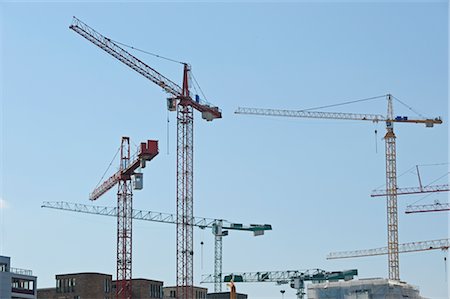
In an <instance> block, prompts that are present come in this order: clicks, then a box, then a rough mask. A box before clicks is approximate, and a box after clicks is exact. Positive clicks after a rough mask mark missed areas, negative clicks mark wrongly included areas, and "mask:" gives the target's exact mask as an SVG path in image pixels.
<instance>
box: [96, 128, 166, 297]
mask: <svg viewBox="0 0 450 299" xmlns="http://www.w3.org/2000/svg"><path fill="white" fill-rule="evenodd" d="M156 155H158V141H155V140H148V141H147V143H145V142H143V143H141V145H140V147H139V150H138V152H137V153H136V155H135V156H133V157H131V151H130V138H129V137H122V143H121V145H120V167H119V170H118V171H117V172H116V173H115V174H113V175H112V176H111V177H110V178H108V179H107V180H106V181H104V182H103V183H102V184H100V185H99V186H98V187H97V188H95V189H94V191H92V193H91V194H90V195H89V199H90V200H92V201H94V200H97V199H98V198H99V197H100V196H102V195H103V194H105V193H106V192H107V191H108V190H110V189H111V188H112V187H114V186H115V185H116V184H118V185H119V188H118V190H117V208H116V214H115V215H114V216H117V260H116V262H117V264H116V266H117V267H116V270H117V288H116V296H117V298H123V299H131V297H132V286H131V280H132V267H131V266H132V233H133V225H132V209H133V187H132V185H131V181H132V180H134V184H135V185H134V189H137V190H140V189H142V187H143V185H142V178H143V177H142V173H140V172H136V170H137V169H138V168H139V167H140V168H145V165H146V162H147V161H151V160H152V159H153V158H154V157H155V156H156Z"/></svg>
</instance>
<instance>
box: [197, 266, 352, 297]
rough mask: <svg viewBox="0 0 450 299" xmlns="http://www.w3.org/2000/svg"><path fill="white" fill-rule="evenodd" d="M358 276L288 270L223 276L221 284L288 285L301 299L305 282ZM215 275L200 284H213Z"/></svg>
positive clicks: (205, 277) (319, 270) (209, 276)
mask: <svg viewBox="0 0 450 299" xmlns="http://www.w3.org/2000/svg"><path fill="white" fill-rule="evenodd" d="M355 275H358V270H356V269H352V270H345V271H325V270H321V269H309V270H288V271H260V272H241V273H227V274H223V282H233V283H241V282H249V283H255V282H275V283H277V284H287V283H290V285H291V287H292V288H294V289H296V290H297V293H296V295H297V298H298V299H303V298H304V295H305V292H304V290H305V282H306V281H311V282H325V281H338V280H346V281H347V280H352V279H353V277H354V276H355ZM215 280H216V277H215V275H213V274H209V275H204V276H203V278H202V281H201V282H200V283H214V282H215Z"/></svg>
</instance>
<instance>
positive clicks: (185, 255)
mask: <svg viewBox="0 0 450 299" xmlns="http://www.w3.org/2000/svg"><path fill="white" fill-rule="evenodd" d="M70 29H72V30H73V31H75V32H76V33H78V34H80V35H81V36H83V37H84V38H86V39H87V40H88V41H90V42H91V43H93V44H94V45H96V46H98V47H99V48H101V49H102V50H104V51H105V52H107V53H108V54H110V55H111V56H113V57H114V58H116V59H118V60H119V61H121V62H122V63H124V64H125V65H127V66H128V67H130V68H132V69H133V70H135V71H136V72H138V73H139V74H141V75H142V76H144V77H145V78H147V79H149V80H150V81H152V82H153V83H155V84H156V85H158V86H160V87H161V88H162V89H163V90H164V91H165V92H167V93H169V94H170V95H171V98H169V99H167V100H168V102H167V103H168V109H169V110H170V111H175V110H176V111H177V200H176V203H177V204H176V206H177V208H176V210H177V228H176V230H177V241H176V242H177V270H176V272H177V298H179V299H193V298H194V288H193V285H194V277H193V276H194V275H193V272H194V271H193V243H194V241H193V234H194V233H193V225H192V219H193V217H194V211H193V156H194V148H193V135H194V133H193V126H194V123H193V122H194V113H193V111H194V109H195V110H197V111H199V112H201V113H202V118H203V119H206V120H207V121H212V120H214V119H216V118H221V117H222V113H221V111H220V110H219V108H218V107H215V106H211V105H210V104H208V103H202V102H201V101H200V100H199V99H197V98H196V100H193V99H192V98H191V94H190V92H189V74H190V66H189V65H188V64H187V63H184V64H183V65H184V70H183V85H182V86H183V87H182V88H181V87H180V86H178V85H177V84H176V83H174V82H173V81H171V80H169V79H168V78H166V77H164V76H163V75H162V74H160V73H159V72H158V71H156V70H155V69H153V68H152V67H150V66H148V65H147V64H145V63H144V62H142V61H141V60H140V59H138V58H137V57H135V56H133V55H132V54H130V53H128V52H127V51H126V50H124V49H123V48H121V47H120V46H119V45H118V44H117V43H115V42H114V41H112V40H111V39H109V38H107V37H105V36H103V35H102V34H100V33H98V32H97V31H95V30H94V29H92V28H91V27H89V26H88V25H86V24H85V23H83V22H82V21H80V20H79V19H77V18H76V17H73V21H72V24H71V25H70Z"/></svg>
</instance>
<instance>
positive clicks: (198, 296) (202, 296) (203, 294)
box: [169, 290, 206, 299]
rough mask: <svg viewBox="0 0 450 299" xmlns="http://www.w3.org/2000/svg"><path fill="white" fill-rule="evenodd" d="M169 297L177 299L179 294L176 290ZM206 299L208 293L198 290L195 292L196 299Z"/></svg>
mask: <svg viewBox="0 0 450 299" xmlns="http://www.w3.org/2000/svg"><path fill="white" fill-rule="evenodd" d="M169 297H170V298H176V297H177V292H176V291H175V290H174V291H170V294H169ZM205 298H206V292H204V291H198V290H196V291H195V299H205Z"/></svg>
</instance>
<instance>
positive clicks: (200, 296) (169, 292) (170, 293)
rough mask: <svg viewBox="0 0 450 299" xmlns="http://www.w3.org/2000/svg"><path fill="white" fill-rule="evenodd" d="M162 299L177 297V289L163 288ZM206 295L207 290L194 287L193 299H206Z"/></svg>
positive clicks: (174, 287)
mask: <svg viewBox="0 0 450 299" xmlns="http://www.w3.org/2000/svg"><path fill="white" fill-rule="evenodd" d="M163 293H164V297H163V298H164V299H173V298H176V297H177V287H176V286H173V287H164V288H163ZM207 293H208V289H207V288H201V287H196V286H194V299H206V298H207V297H206V294H207Z"/></svg>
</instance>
